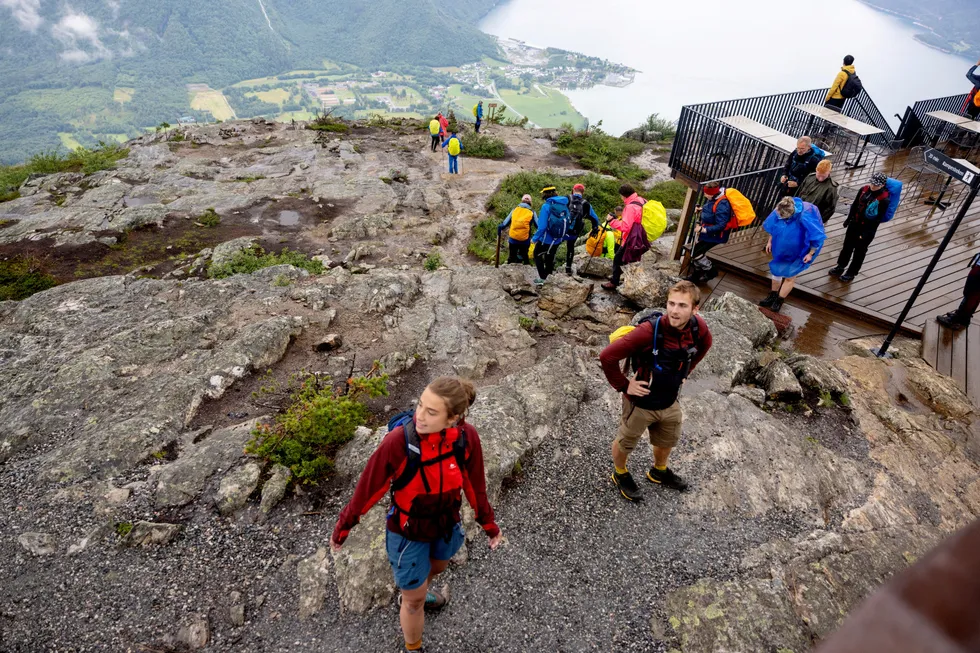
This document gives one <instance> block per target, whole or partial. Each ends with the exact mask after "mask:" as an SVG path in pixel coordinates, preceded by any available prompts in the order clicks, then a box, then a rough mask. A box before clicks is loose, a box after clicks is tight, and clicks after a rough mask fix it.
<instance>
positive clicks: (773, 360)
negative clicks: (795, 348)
mask: <svg viewBox="0 0 980 653" xmlns="http://www.w3.org/2000/svg"><path fill="white" fill-rule="evenodd" d="M736 381H737V382H739V383H755V384H757V385H761V386H762V387H763V388H765V389H766V396H767V397H768V398H769V399H772V400H774V401H787V402H792V401H799V400H800V399H801V398H802V397H803V388H802V387H801V386H800V382H799V381H797V380H796V375H795V374H793V370H792V369H790V367H789V365H787V364H786V363H785V362H784V361H783V360H782V359H781V358H780V357H779V354H777V353H776V352H774V351H762V352H758V353H757V354H756V355H755V356H754V357H753V358H752V359H751V360H750V361H749V362H748V363H747V364H746V365H745V367H744V368H743V369H742V372H741V373H740V374H739V375H738V378H737V379H736Z"/></svg>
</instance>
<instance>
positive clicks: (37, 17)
mask: <svg viewBox="0 0 980 653" xmlns="http://www.w3.org/2000/svg"><path fill="white" fill-rule="evenodd" d="M0 7H6V8H7V9H9V10H10V13H11V14H13V17H14V20H16V21H17V23H18V24H19V25H20V27H21V29H25V30H28V31H30V32H36V31H37V28H38V27H40V26H41V23H43V22H44V19H43V18H41V14H40V13H38V12H39V10H40V9H41V0H0Z"/></svg>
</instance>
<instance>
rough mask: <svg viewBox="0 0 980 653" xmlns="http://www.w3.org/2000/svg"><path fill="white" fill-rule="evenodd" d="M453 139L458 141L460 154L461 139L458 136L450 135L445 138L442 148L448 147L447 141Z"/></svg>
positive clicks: (461, 147) (461, 148)
mask: <svg viewBox="0 0 980 653" xmlns="http://www.w3.org/2000/svg"><path fill="white" fill-rule="evenodd" d="M454 138H455V139H456V140H458V141H459V151H460V152H461V153H462V151H463V139H462V138H460V137H459V134H450V135H449V136H448V137H447V138H446V140H444V141H443V142H442V146H443V147H449V141H451V140H453V139H454ZM449 156H452V154H450V155H449Z"/></svg>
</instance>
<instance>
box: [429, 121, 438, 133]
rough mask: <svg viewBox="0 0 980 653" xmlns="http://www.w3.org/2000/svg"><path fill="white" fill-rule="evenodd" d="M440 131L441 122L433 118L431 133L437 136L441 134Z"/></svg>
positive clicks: (430, 123)
mask: <svg viewBox="0 0 980 653" xmlns="http://www.w3.org/2000/svg"><path fill="white" fill-rule="evenodd" d="M439 129H440V125H439V121H438V120H436V119H435V118H433V119H432V121H431V122H429V133H430V134H432V135H433V136H435V135H436V134H438V133H439Z"/></svg>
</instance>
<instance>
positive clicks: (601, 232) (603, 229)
mask: <svg viewBox="0 0 980 653" xmlns="http://www.w3.org/2000/svg"><path fill="white" fill-rule="evenodd" d="M608 229H609V218H608V217H607V218H606V223H605V224H604V225H602V227H601V228H600V229H599V236H602V237H603V238H604V237H605V235H606V231H607V230H608ZM599 236H596V245H599V246H600V247H605V245H604V244H603V243H602V241H600V240H598V238H599ZM585 242H586V248H588V242H589V241H585ZM594 258H595V247H593V248H592V253H591V254H589V260H588V261H587V262H586V263H585V268H583V269H582V271H581V272H579V276H583V277H584V276H585V273H586V272H588V271H589V266H590V265H592V259H594Z"/></svg>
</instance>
